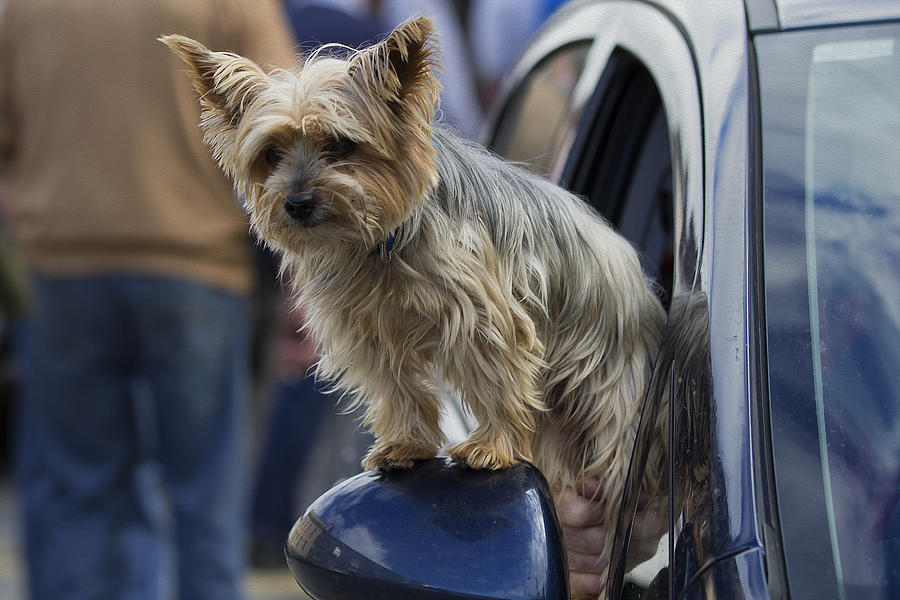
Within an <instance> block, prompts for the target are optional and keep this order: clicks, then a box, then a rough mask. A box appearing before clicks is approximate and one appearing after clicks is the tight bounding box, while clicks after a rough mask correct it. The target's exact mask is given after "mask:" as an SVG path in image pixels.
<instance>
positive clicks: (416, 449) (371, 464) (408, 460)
mask: <svg viewBox="0 0 900 600" xmlns="http://www.w3.org/2000/svg"><path fill="white" fill-rule="evenodd" d="M435 455H437V448H434V447H429V446H426V445H424V444H416V443H413V442H386V443H377V444H375V445H374V446H372V448H371V449H370V450H369V453H368V454H367V455H366V457H365V458H364V459H363V461H362V466H363V468H364V469H380V470H382V471H394V470H398V469H409V468H410V467H412V466H413V465H414V464H416V461H419V460H425V459H428V458H434V457H435Z"/></svg>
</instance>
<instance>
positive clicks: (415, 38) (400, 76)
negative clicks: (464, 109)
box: [349, 17, 440, 122]
mask: <svg viewBox="0 0 900 600" xmlns="http://www.w3.org/2000/svg"><path fill="white" fill-rule="evenodd" d="M435 36H436V34H435V30H434V23H433V22H432V21H431V19H428V18H426V17H419V18H416V19H410V20H408V21H405V22H403V23H401V24H400V25H399V26H398V27H397V28H396V29H394V31H392V32H391V34H390V35H389V36H388V37H387V39H385V40H384V41H382V42H379V43H378V44H376V45H374V46H372V47H370V48H367V49H365V50H362V51H361V52H360V53H359V54H357V55H356V56H355V57H354V58H353V59H351V61H350V65H349V71H350V74H351V76H352V77H354V78H356V79H357V80H359V81H360V82H361V83H362V84H363V85H364V86H365V87H366V88H368V89H369V90H370V91H372V92H375V93H376V94H377V95H378V96H380V97H381V98H382V99H383V100H385V101H387V102H388V103H390V104H391V106H392V108H394V109H395V111H397V112H399V113H401V116H402V113H405V112H406V111H407V110H414V111H416V112H420V113H421V114H422V116H423V117H425V119H426V120H427V121H428V122H430V121H431V117H432V116H433V114H434V106H435V103H436V102H437V99H438V94H439V91H440V83H438V79H437V74H438V73H439V72H440V50H439V49H438V47H437V44H436V43H435V39H434V38H435Z"/></svg>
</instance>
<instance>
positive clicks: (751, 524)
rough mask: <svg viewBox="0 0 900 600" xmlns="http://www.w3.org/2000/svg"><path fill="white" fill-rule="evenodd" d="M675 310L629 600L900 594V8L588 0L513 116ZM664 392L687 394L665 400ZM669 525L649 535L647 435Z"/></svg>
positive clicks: (507, 121)
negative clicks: (661, 458) (652, 539)
mask: <svg viewBox="0 0 900 600" xmlns="http://www.w3.org/2000/svg"><path fill="white" fill-rule="evenodd" d="M489 142H490V144H491V145H492V146H493V147H494V148H495V150H496V151H497V152H499V153H500V154H502V155H504V156H506V157H508V158H512V159H515V160H520V161H524V162H526V163H528V164H530V165H531V167H532V168H533V169H535V170H537V171H540V172H543V173H545V174H547V175H548V176H550V177H553V178H555V179H557V180H558V181H559V182H561V183H562V184H563V185H565V186H567V187H569V188H570V189H572V190H574V191H576V192H578V193H580V194H583V195H584V196H585V198H586V199H587V201H588V202H590V203H591V204H593V205H594V206H595V207H596V208H597V209H598V210H599V211H600V212H601V213H603V214H604V215H606V217H607V218H608V219H610V220H611V221H612V222H613V223H614V224H615V225H616V226H617V227H618V228H619V229H620V231H621V232H622V233H623V234H624V235H625V236H627V237H628V238H629V239H630V240H631V241H632V242H633V243H634V245H635V246H637V247H638V248H639V249H640V250H641V251H642V253H643V256H644V259H645V266H646V268H647V270H648V271H649V272H650V273H653V274H654V275H656V277H657V279H658V281H659V283H660V285H661V288H662V289H663V295H664V296H665V300H666V301H667V302H668V305H669V327H668V335H667V343H666V345H665V348H664V350H663V353H662V355H661V356H660V358H659V361H658V364H657V368H656V374H655V379H656V381H655V383H656V385H655V387H654V389H655V390H656V393H655V394H651V395H650V397H648V398H647V400H646V403H645V406H644V409H643V410H644V412H643V421H645V422H646V423H647V424H649V423H650V421H651V420H652V419H653V418H655V417H656V415H658V414H659V411H660V410H664V411H668V419H669V425H670V428H669V439H668V440H659V439H651V438H650V436H649V433H650V427H648V426H645V425H644V424H643V423H642V427H641V429H640V430H639V432H638V438H637V443H636V446H635V450H634V454H633V458H632V464H631V482H633V485H631V487H630V489H629V490H628V492H627V493H626V497H625V498H624V499H623V509H622V514H621V517H620V522H619V527H618V530H617V535H616V547H615V553H614V560H613V563H612V566H611V569H610V575H609V589H610V597H612V598H619V597H627V598H635V597H641V596H642V595H643V597H653V598H658V597H663V598H707V597H709V598H713V597H720V598H784V597H791V598H815V599H820V598H839V599H847V600H850V599H853V600H855V599H858V598H900V3H898V2H896V1H890V0H884V1H875V0H868V1H860V0H852V1H846V2H841V1H825V0H746V2H741V0H715V1H698V0H680V1H676V0H672V1H666V0H659V1H653V2H649V1H642V0H609V1H603V0H592V1H591V0H586V1H582V2H574V3H572V4H570V5H568V6H567V7H566V8H565V9H564V10H563V11H561V12H560V13H559V14H557V15H556V16H555V18H554V19H553V20H552V22H551V23H549V24H548V26H547V27H546V28H545V30H544V31H543V32H542V34H541V35H540V36H539V37H538V38H537V39H536V40H535V41H534V42H533V43H532V44H531V46H530V48H529V50H528V51H527V53H526V55H525V56H524V58H523V60H522V61H521V63H520V64H519V66H518V68H517V70H516V72H515V73H514V75H513V77H512V78H511V81H509V82H508V86H507V93H506V94H505V97H504V99H503V101H502V102H501V103H500V105H499V107H498V110H497V113H496V116H495V120H494V122H493V124H492V126H491V130H490V132H489ZM664 396H665V397H664ZM661 443H662V444H664V445H666V446H667V447H668V449H669V451H668V452H667V453H666V455H667V457H668V468H669V473H670V478H669V484H670V486H669V487H670V490H669V510H668V514H665V515H656V516H655V518H656V519H657V520H663V521H664V522H665V523H667V527H664V528H663V529H664V531H663V534H664V535H663V536H662V537H661V539H660V545H659V546H658V550H659V551H658V552H657V553H656V554H657V556H656V557H655V559H654V560H651V561H649V562H648V563H646V564H644V565H642V567H643V569H642V568H641V567H638V569H635V570H634V571H632V570H631V566H632V564H634V563H637V562H640V561H642V560H643V559H645V558H646V555H647V554H648V552H652V551H654V550H656V549H657V548H654V547H653V545H652V544H650V545H649V550H648V544H647V540H645V539H640V540H636V539H633V538H634V537H635V536H633V535H632V530H633V525H634V523H635V521H634V517H635V514H636V513H637V514H638V518H639V519H646V518H647V516H646V515H641V514H640V512H639V511H637V506H638V501H639V497H640V494H641V490H640V489H639V483H640V480H641V477H640V474H641V471H642V469H643V468H644V467H645V465H646V460H647V456H648V453H649V449H650V448H651V447H652V446H653V445H654V444H661Z"/></svg>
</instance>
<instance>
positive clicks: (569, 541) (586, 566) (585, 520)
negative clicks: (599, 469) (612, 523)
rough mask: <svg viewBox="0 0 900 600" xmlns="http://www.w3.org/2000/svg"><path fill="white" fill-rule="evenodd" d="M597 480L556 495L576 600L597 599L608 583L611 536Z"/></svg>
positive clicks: (557, 509) (571, 585)
mask: <svg viewBox="0 0 900 600" xmlns="http://www.w3.org/2000/svg"><path fill="white" fill-rule="evenodd" d="M598 490H599V482H598V481H597V480H591V479H589V480H584V481H580V482H578V483H577V484H576V485H575V487H574V489H573V488H567V489H565V490H558V491H557V492H556V494H555V495H554V500H555V502H556V512H557V515H558V516H559V521H560V525H561V526H562V533H563V541H564V543H565V546H566V557H567V558H568V562H569V587H570V592H571V595H572V598H596V597H597V595H598V594H599V593H600V591H601V589H602V588H603V585H604V583H605V579H606V572H607V568H608V566H609V561H608V559H607V557H606V552H605V551H606V544H607V534H606V529H605V528H604V527H602V526H601V525H600V522H601V519H602V518H603V512H604V511H603V505H602V504H601V503H600V502H598V501H597V500H596V497H597V492H598Z"/></svg>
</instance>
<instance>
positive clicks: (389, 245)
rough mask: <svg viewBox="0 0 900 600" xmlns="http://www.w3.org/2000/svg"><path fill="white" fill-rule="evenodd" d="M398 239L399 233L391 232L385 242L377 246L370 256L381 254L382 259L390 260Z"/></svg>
mask: <svg viewBox="0 0 900 600" xmlns="http://www.w3.org/2000/svg"><path fill="white" fill-rule="evenodd" d="M396 239H397V233H396V232H391V233H390V234H388V236H387V239H386V240H384V242H383V243H381V244H379V245H377V246H375V249H374V250H372V252H371V254H370V256H381V260H383V261H384V262H388V261H389V260H391V250H393V249H394V241H395V240H396Z"/></svg>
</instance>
